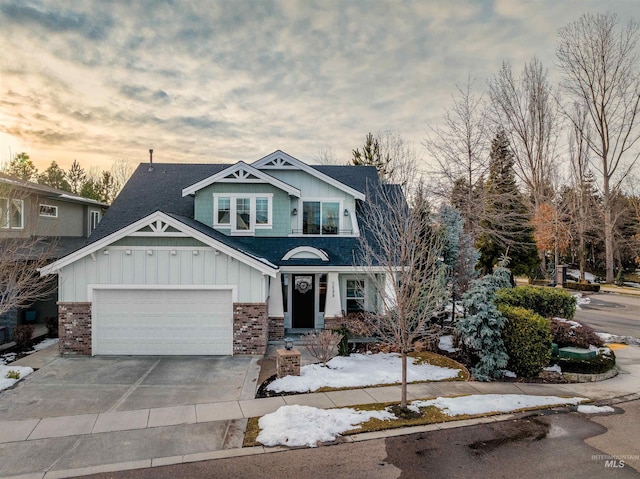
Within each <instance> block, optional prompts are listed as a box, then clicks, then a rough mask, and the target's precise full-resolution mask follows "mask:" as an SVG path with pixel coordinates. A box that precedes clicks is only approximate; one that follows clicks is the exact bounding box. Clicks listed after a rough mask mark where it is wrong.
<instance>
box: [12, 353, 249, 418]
mask: <svg viewBox="0 0 640 479" xmlns="http://www.w3.org/2000/svg"><path fill="white" fill-rule="evenodd" d="M258 373H259V366H258V365H257V360H256V358H251V357H247V356H233V357H186V356H185V357H175V356H174V357H132V356H119V357H82V358H80V357H75V358H74V357H60V358H58V359H56V360H54V361H53V362H51V363H50V364H48V365H47V366H45V367H43V368H42V369H39V370H38V371H36V372H35V373H33V374H31V375H30V376H29V377H27V378H26V379H25V380H24V381H21V382H20V383H18V385H17V387H16V388H14V389H11V390H8V391H3V392H2V393H0V421H15V420H22V419H30V418H45V417H56V416H70V415H79V414H96V413H107V412H119V411H131V410H136V409H147V408H161V407H174V406H184V405H191V404H200V403H214V402H225V401H234V400H242V399H252V398H253V397H254V394H255V390H256V383H257V378H258Z"/></svg>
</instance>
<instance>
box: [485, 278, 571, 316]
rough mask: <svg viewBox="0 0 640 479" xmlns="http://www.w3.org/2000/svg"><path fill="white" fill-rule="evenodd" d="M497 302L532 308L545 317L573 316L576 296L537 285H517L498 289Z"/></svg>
mask: <svg viewBox="0 0 640 479" xmlns="http://www.w3.org/2000/svg"><path fill="white" fill-rule="evenodd" d="M496 304H498V305H501V304H502V305H506V306H517V307H521V308H526V309H530V310H531V311H533V312H535V313H538V314H539V315H540V316H542V317H543V318H553V317H560V318H565V319H571V318H573V315H574V314H575V312H576V298H575V297H573V296H572V295H571V294H569V293H567V292H566V291H562V290H561V289H556V288H546V287H537V286H517V287H515V288H504V289H500V290H498V291H496Z"/></svg>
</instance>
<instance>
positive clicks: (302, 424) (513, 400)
mask: <svg viewBox="0 0 640 479" xmlns="http://www.w3.org/2000/svg"><path fill="white" fill-rule="evenodd" d="M587 400H588V399H587V398H580V397H573V398H562V397H558V396H528V395H524V394H485V395H472V396H461V397H452V398H444V397H439V398H436V399H431V400H428V401H413V402H412V403H411V406H410V407H411V408H412V409H414V410H418V408H420V407H427V406H436V407H437V408H439V409H441V410H442V412H444V413H445V414H447V415H449V416H458V415H461V414H486V413H489V412H511V411H516V410H518V409H523V408H530V407H545V406H558V405H565V404H572V405H575V404H578V403H580V402H582V401H587ZM584 407H586V408H589V406H579V407H578V411H580V408H584ZM590 407H591V408H593V407H595V406H590ZM586 411H590V409H586V410H585V412H586ZM580 412H582V411H580ZM593 412H596V411H595V410H594V411H593ZM597 412H609V411H605V410H604V409H603V408H600V409H599V410H597ZM372 418H376V419H380V420H388V419H396V416H395V415H393V414H392V413H391V412H389V411H386V410H385V411H357V410H355V409H352V408H339V409H318V408H314V407H310V406H297V405H294V406H282V407H280V408H279V409H278V410H277V411H275V412H273V413H271V414H266V415H264V416H262V417H261V418H260V420H259V421H258V426H260V434H258V437H257V438H256V440H257V441H258V442H260V443H261V444H264V445H265V446H278V445H283V446H292V447H293V446H309V447H316V446H317V445H318V443H320V442H326V441H333V440H335V438H336V437H337V436H339V435H340V434H342V433H344V432H345V431H349V430H351V429H358V428H359V427H360V426H359V425H360V424H361V423H363V422H366V421H368V420H369V419H372Z"/></svg>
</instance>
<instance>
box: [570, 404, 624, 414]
mask: <svg viewBox="0 0 640 479" xmlns="http://www.w3.org/2000/svg"><path fill="white" fill-rule="evenodd" d="M578 412H581V413H583V414H598V413H603V412H615V409H613V408H612V407H611V406H592V405H590V404H583V405H582V406H578Z"/></svg>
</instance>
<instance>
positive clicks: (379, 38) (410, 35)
mask: <svg viewBox="0 0 640 479" xmlns="http://www.w3.org/2000/svg"><path fill="white" fill-rule="evenodd" d="M638 7H639V5H638V0H615V1H607V0H563V1H558V0H538V1H536V0H531V1H525V0H522V1H519V0H494V1H491V0H466V1H464V0H452V1H447V0H423V1H401V0H384V1H383V0H360V1H356V0H342V1H337V0H336V1H332V0H319V1H312V0H299V1H296V0H282V1H266V0H251V1H249V0H217V1H213V0H212V1H204V0H201V1H195V0H194V1H179V0H175V1H174V0H133V1H131V0H129V1H113V2H107V1H103V0H95V1H90V0H74V1H64V0H55V1H54V0H51V1H38V0H0V160H4V161H6V160H7V158H9V156H10V155H12V154H15V153H17V152H20V151H26V152H28V153H29V154H30V155H31V157H32V159H34V161H35V162H36V165H37V166H38V167H39V168H40V169H44V168H46V166H48V164H49V163H50V162H51V161H52V160H56V161H58V163H59V164H61V165H62V166H63V167H64V168H67V167H68V166H69V165H70V164H71V162H72V161H73V160H74V159H77V160H78V161H80V163H81V165H82V166H84V167H85V168H89V167H91V166H94V165H96V166H99V167H101V168H109V167H110V165H111V163H112V162H113V161H114V160H118V159H123V158H124V159H129V160H131V161H133V162H136V163H137V162H140V161H146V160H147V159H148V150H149V148H153V149H154V160H155V161H162V162H198V163H204V162H216V163H219V162H235V161H238V160H244V161H248V162H250V161H254V160H256V159H258V158H260V157H262V156H264V155H266V154H268V153H270V152H272V151H274V150H276V149H281V150H284V151H286V152H288V153H290V154H292V155H293V156H295V157H297V158H299V159H301V160H304V161H310V160H312V159H313V158H314V157H317V156H318V155H319V154H320V152H321V151H326V150H331V151H332V152H333V155H334V156H335V157H336V158H337V159H338V160H339V161H340V162H341V163H345V162H347V161H348V160H349V158H350V156H351V150H352V149H353V148H356V147H359V146H360V145H362V143H363V141H364V137H365V135H366V133H367V132H369V131H372V132H377V131H383V130H394V131H397V132H398V133H399V134H400V135H401V136H402V137H403V138H404V139H405V140H406V141H410V142H414V143H415V144H416V145H417V147H418V149H419V150H421V146H420V143H421V142H422V140H423V139H424V138H425V135H426V132H427V130H428V128H429V127H430V126H432V127H433V126H437V124H438V122H439V121H440V119H441V117H442V113H443V109H444V108H446V107H447V106H449V105H450V104H451V95H452V94H454V92H455V88H456V84H459V85H462V84H464V83H465V82H466V80H467V78H468V77H469V76H471V77H473V78H475V85H476V86H477V87H478V89H479V90H482V89H484V87H485V85H486V81H487V79H488V78H489V77H491V76H492V75H494V74H495V73H496V72H497V71H498V69H499V67H500V65H501V63H502V62H503V61H508V62H511V64H512V65H513V67H514V70H515V71H519V70H520V69H521V68H522V65H523V64H524V62H525V61H527V60H529V59H530V58H531V57H532V56H533V55H537V56H538V57H539V58H540V59H541V60H542V62H543V64H544V65H545V66H546V67H547V68H548V69H549V72H550V75H551V77H552V78H553V77H554V76H555V67H554V59H555V57H554V55H555V53H554V49H555V45H556V40H557V30H558V29H559V28H560V27H562V26H564V25H566V24H567V23H569V22H571V21H573V20H576V19H577V18H578V16H579V15H580V14H581V13H583V12H587V11H590V12H595V11H604V10H609V11H613V12H615V13H617V14H618V15H619V17H620V19H621V20H622V21H625V22H626V20H627V19H629V18H631V17H632V16H635V17H636V18H638V16H640V15H638V14H639V13H640V9H639V8H638ZM425 155H426V154H425Z"/></svg>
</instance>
